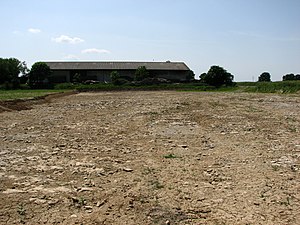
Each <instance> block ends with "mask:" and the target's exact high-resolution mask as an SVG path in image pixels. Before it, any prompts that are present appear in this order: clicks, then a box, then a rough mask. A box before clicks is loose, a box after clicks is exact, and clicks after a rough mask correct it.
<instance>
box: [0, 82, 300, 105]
mask: <svg viewBox="0 0 300 225" xmlns="http://www.w3.org/2000/svg"><path fill="white" fill-rule="evenodd" d="M66 90H78V91H80V92H87V91H160V90H175V91H184V92H186V91H192V92H195V91H197V92H198V91H199V92H202V91H210V92H211V91H212V92H256V93H279V94H289V93H297V92H300V81H277V82H238V83H236V86H233V87H219V88H216V87H212V86H208V85H205V84H203V83H199V82H198V83H174V84H159V85H140V86H135V85H129V84H127V85H121V86H118V85H113V84H103V83H99V84H72V83H63V84H58V85H56V86H55V88H54V89H44V90H30V89H22V90H1V89H0V101H1V100H2V101H3V100H13V99H28V98H35V97H40V96H44V95H47V94H51V93H58V92H63V91H66Z"/></svg>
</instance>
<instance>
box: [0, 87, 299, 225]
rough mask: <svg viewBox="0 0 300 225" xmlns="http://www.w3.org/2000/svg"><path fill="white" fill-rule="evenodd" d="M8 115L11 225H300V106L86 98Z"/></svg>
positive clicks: (187, 98) (237, 98)
mask: <svg viewBox="0 0 300 225" xmlns="http://www.w3.org/2000/svg"><path fill="white" fill-rule="evenodd" d="M32 107H33V108H32V109H30V110H24V111H11V112H3V113H1V114H0V121H1V123H0V143H1V144H0V224H33V225H34V224H120V225H121V224H220V225H221V224H300V182H299V178H300V164H299V163H300V138H299V137H300V135H299V132H300V115H299V110H300V98H299V96H292V95H273V94H246V93H185V92H182V93H181V92H116V93H80V94H76V95H71V96H65V97H62V98H59V99H54V100H52V101H51V102H48V103H45V104H42V105H34V106H32Z"/></svg>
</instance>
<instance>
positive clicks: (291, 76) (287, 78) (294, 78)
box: [282, 73, 299, 81]
mask: <svg viewBox="0 0 300 225" xmlns="http://www.w3.org/2000/svg"><path fill="white" fill-rule="evenodd" d="M297 76H299V75H296V76H295V75H294V74H293V73H290V74H286V75H284V76H283V77H282V80H283V81H285V80H297V78H298V77H297Z"/></svg>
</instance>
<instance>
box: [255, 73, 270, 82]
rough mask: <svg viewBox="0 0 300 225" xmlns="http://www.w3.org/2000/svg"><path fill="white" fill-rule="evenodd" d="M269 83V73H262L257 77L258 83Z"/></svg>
mask: <svg viewBox="0 0 300 225" xmlns="http://www.w3.org/2000/svg"><path fill="white" fill-rule="evenodd" d="M270 81H271V75H270V73H269V72H263V73H262V74H261V75H260V76H259V77H258V82H270Z"/></svg>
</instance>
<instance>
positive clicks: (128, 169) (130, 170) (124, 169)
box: [123, 168, 133, 172]
mask: <svg viewBox="0 0 300 225" xmlns="http://www.w3.org/2000/svg"><path fill="white" fill-rule="evenodd" d="M123 171H125V172H132V171H133V169H130V168H123Z"/></svg>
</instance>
